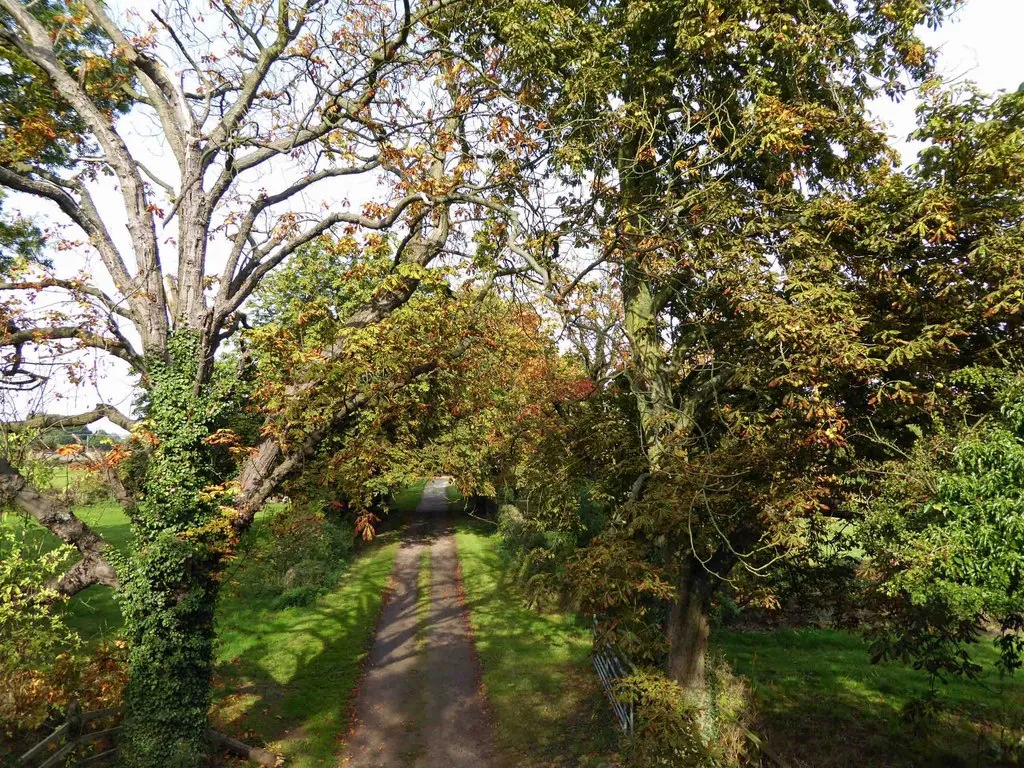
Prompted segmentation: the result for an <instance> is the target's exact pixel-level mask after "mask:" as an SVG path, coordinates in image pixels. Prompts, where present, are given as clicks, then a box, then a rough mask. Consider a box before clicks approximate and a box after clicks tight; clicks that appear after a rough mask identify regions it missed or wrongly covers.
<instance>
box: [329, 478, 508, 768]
mask: <svg viewBox="0 0 1024 768" xmlns="http://www.w3.org/2000/svg"><path fill="white" fill-rule="evenodd" d="M447 487H448V481H447V480H446V479H444V478H435V479H433V480H431V481H430V482H428V483H427V485H426V487H425V488H424V490H423V496H422V498H421V500H420V504H419V507H418V508H417V514H418V519H417V520H415V521H414V522H412V523H411V524H410V525H409V526H408V527H407V529H406V534H405V536H404V537H403V541H402V545H401V548H400V549H399V551H398V555H397V558H396V560H395V569H394V572H393V575H392V584H391V595H390V599H389V601H388V602H387V603H386V604H385V606H384V608H383V611H382V612H381V619H380V624H379V626H378V630H377V636H376V639H375V640H374V643H373V647H372V649H371V651H370V656H369V659H368V660H367V667H366V673H365V677H364V678H363V682H362V684H361V686H360V689H359V693H358V696H357V698H356V701H355V707H354V710H355V718H354V725H353V728H352V730H351V734H350V738H349V740H348V744H347V749H346V752H345V760H344V761H343V764H344V765H346V766H350V768H385V767H387V768H390V767H392V766H396V767H397V766H403V767H404V766H410V768H478V767H483V766H490V765H494V750H493V747H492V744H493V737H492V733H491V724H490V720H489V718H488V716H487V714H486V710H485V704H484V699H483V696H482V694H481V691H480V685H479V665H478V662H477V658H476V653H475V650H474V648H473V643H472V635H471V633H470V629H469V621H468V616H467V614H466V610H465V607H464V606H463V604H462V599H461V587H462V585H461V577H460V574H459V566H458V563H459V561H458V555H457V553H456V550H455V539H454V530H453V528H452V526H451V521H450V519H449V515H448V501H447V493H446V492H447ZM428 552H429V555H430V576H431V580H430V593H429V596H422V598H423V599H421V595H420V594H419V575H420V567H421V562H422V560H423V557H424V554H426V553H428ZM424 606H426V608H425V609H424Z"/></svg>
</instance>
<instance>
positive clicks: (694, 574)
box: [666, 557, 713, 693]
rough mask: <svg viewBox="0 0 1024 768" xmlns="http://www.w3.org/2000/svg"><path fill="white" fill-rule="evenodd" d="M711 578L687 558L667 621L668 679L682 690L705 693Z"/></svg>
mask: <svg viewBox="0 0 1024 768" xmlns="http://www.w3.org/2000/svg"><path fill="white" fill-rule="evenodd" d="M711 579H712V576H711V575H710V574H709V573H708V572H707V571H705V570H704V567H703V566H702V565H701V564H700V562H698V561H697V560H696V559H695V558H693V557H690V558H689V561H688V562H687V564H686V566H685V567H684V568H683V572H682V574H681V575H680V577H679V581H678V584H677V586H676V600H675V602H674V603H673V605H672V609H671V611H670V612H669V617H668V626H667V634H668V643H669V652H668V662H667V665H666V666H667V670H666V671H667V672H668V675H669V677H671V678H672V679H673V680H675V681H676V682H677V683H679V685H680V686H682V687H683V689H684V690H687V691H690V692H694V693H700V692H702V691H703V690H704V666H705V660H706V658H707V650H708V637H709V635H710V634H711V624H710V621H709V619H708V601H709V600H710V599H711V595H712V593H713V589H712V584H711Z"/></svg>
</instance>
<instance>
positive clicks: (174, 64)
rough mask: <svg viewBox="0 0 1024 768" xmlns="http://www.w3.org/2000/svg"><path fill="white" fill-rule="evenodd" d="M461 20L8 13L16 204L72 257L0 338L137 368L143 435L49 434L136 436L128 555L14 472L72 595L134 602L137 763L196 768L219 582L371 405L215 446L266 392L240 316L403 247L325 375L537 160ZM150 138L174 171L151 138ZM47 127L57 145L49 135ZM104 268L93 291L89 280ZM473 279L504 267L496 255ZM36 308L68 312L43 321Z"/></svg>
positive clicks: (320, 9)
mask: <svg viewBox="0 0 1024 768" xmlns="http://www.w3.org/2000/svg"><path fill="white" fill-rule="evenodd" d="M444 7H445V4H444V3H442V2H424V3H420V4H416V5H413V4H411V3H405V4H403V5H402V6H400V7H398V8H397V9H396V10H394V11H390V10H387V9H385V8H384V7H382V6H375V5H370V6H367V5H361V4H351V3H347V2H342V1H334V0H303V1H301V2H299V1H295V2H293V1H290V0H261V1H259V2H246V3H236V2H234V1H233V0H217V1H216V2H214V3H213V4H212V5H211V6H210V7H209V9H206V10H204V13H203V14H199V13H197V12H196V11H195V9H190V8H189V7H187V6H185V5H178V4H172V5H170V6H169V8H168V9H167V10H166V11H157V12H154V13H153V14H152V16H151V18H148V19H145V20H144V19H140V18H137V17H136V18H135V19H134V21H132V22H131V23H129V22H122V21H119V20H117V19H115V18H113V17H112V16H111V15H110V13H109V12H108V11H107V9H106V8H105V7H104V6H103V5H102V4H101V3H100V2H98V0H84V2H81V3H64V2H61V1H60V0H50V2H46V3H38V2H33V3H29V2H20V1H19V0H2V1H0V9H2V10H0V55H2V56H3V57H4V59H5V61H6V62H7V67H8V70H9V74H8V75H5V76H4V78H3V79H0V88H5V89H7V93H8V95H9V97H10V98H8V99H5V100H4V101H5V105H6V106H5V110H6V111H5V112H4V114H3V119H4V123H3V131H4V136H3V143H4V151H5V152H7V153H8V155H7V157H6V158H5V162H4V163H3V164H2V166H3V167H2V168H0V186H2V187H3V188H4V189H6V190H8V191H9V192H10V193H16V194H18V195H20V196H22V198H21V199H24V197H25V196H28V197H30V198H33V199H34V200H36V201H39V205H40V208H41V209H44V210H45V212H46V217H47V222H48V226H47V227H46V231H47V233H48V236H47V245H48V247H49V248H50V249H51V252H52V251H55V252H56V254H57V255H56V257H55V258H54V268H53V269H50V268H48V267H46V266H45V265H43V266H39V265H20V266H19V267H18V270H17V271H16V273H15V274H13V276H12V277H11V279H10V280H9V281H8V282H6V283H4V284H3V285H2V286H0V288H2V290H4V291H5V292H6V293H7V294H8V295H9V296H10V299H9V300H8V301H7V302H5V304H4V312H5V315H6V317H5V320H6V323H5V328H6V330H5V332H4V335H3V337H2V338H0V343H2V344H3V345H4V346H6V347H7V348H9V349H11V350H12V352H11V358H10V363H9V365H8V374H9V375H11V374H13V373H16V372H20V371H22V370H31V369H32V366H31V361H29V357H28V353H29V352H30V351H31V350H35V349H40V348H42V347H46V348H49V349H50V350H51V354H54V355H65V356H66V355H68V354H71V355H72V358H73V355H74V354H77V353H80V352H81V351H92V350H95V351H98V353H102V354H105V355H108V356H111V357H112V358H116V359H118V360H120V361H121V363H122V365H123V366H126V367H127V368H128V369H129V370H130V371H132V372H133V373H134V374H136V375H137V376H138V381H139V386H140V387H141V390H142V399H141V401H140V404H139V407H138V414H137V415H138V417H139V418H137V419H133V418H129V417H128V416H127V415H124V414H121V413H119V412H117V411H116V410H115V409H113V408H111V407H110V406H107V405H102V406H100V407H98V408H97V409H95V410H94V411H91V412H88V413H85V414H77V415H73V416H67V417H59V416H51V415H42V416H36V417H35V418H36V419H37V420H42V421H44V422H46V424H54V425H64V426H73V425H82V424H87V423H91V422H92V421H94V420H96V419H98V418H101V417H103V416H106V417H108V418H111V419H112V420H113V421H115V422H116V423H118V424H119V425H120V426H123V427H124V428H126V429H131V430H132V431H133V439H132V441H130V445H131V446H132V447H133V448H134V451H133V456H132V459H131V472H130V473H128V477H127V480H126V482H124V483H123V484H121V487H120V488H118V495H119V496H120V497H121V498H122V500H123V501H124V502H125V504H126V509H127V511H128V515H129V518H130V520H131V525H132V529H133V532H134V535H135V546H134V549H133V551H132V553H131V554H130V555H129V556H128V557H126V558H119V557H115V555H114V554H113V553H112V552H111V550H110V548H109V547H108V546H107V545H106V543H105V542H103V541H102V539H101V538H100V537H99V536H97V535H96V533H95V532H93V531H92V530H90V529H89V528H88V526H86V525H84V524H83V523H82V522H81V521H80V520H78V519H77V518H75V517H74V515H73V514H71V513H70V512H68V511H67V510H64V509H60V508H58V507H57V506H55V504H54V503H52V502H51V501H50V500H49V499H47V498H45V497H43V496H42V495H40V494H39V493H38V492H36V491H35V490H33V489H32V488H31V487H29V486H28V485H27V484H26V481H25V479H24V478H23V477H22V476H21V475H20V474H19V473H18V471H17V469H16V467H14V466H13V465H11V464H10V463H9V462H3V463H0V480H2V486H3V489H4V491H5V492H6V493H7V495H8V496H9V497H10V498H11V500H12V501H13V502H14V503H16V504H17V505H19V506H20V507H21V508H22V509H24V510H26V511H27V512H28V513H29V514H31V515H32V516H33V517H34V518H35V519H36V520H37V521H38V522H40V523H41V524H42V525H44V526H46V527H48V528H49V529H50V530H51V531H53V532H54V533H55V534H56V535H57V536H58V537H59V538H61V540H62V541H64V542H65V543H67V544H70V545H72V546H74V547H75V548H76V549H77V550H78V552H79V553H80V555H81V559H80V561H79V562H78V563H76V564H75V565H74V566H73V568H72V569H71V570H70V571H69V572H68V573H67V574H65V575H64V576H62V577H61V578H60V579H59V580H58V581H57V582H56V583H55V585H54V588H55V590H56V592H57V593H59V594H63V595H72V594H74V593H76V592H78V591H80V590H82V589H85V588H87V587H89V586H90V585H94V584H102V585H107V586H116V587H118V590H119V595H120V601H121V606H122V611H123V613H124V616H125V623H126V631H127V634H128V639H129V643H130V657H129V682H128V685H127V689H126V692H125V708H126V718H125V722H124V730H123V736H122V739H121V745H122V749H121V755H122V758H121V759H122V761H123V762H124V763H125V764H126V765H136V766H155V765H160V766H166V765H195V764H198V763H199V762H200V761H201V759H202V755H203V753H204V750H205V747H204V738H205V729H206V712H207V708H208V704H209V677H210V664H211V661H210V659H211V649H212V642H213V606H214V604H215V602H216V595H217V592H218V574H219V570H220V565H221V563H222V562H223V559H224V557H225V556H226V555H228V554H229V553H230V551H231V548H232V546H233V545H234V542H235V541H236V539H237V537H238V536H239V535H240V533H241V532H242V531H244V530H245V529H246V528H247V526H248V525H249V524H250V523H251V522H252V519H253V516H254V515H255V513H256V511H257V510H258V509H259V508H260V507H261V505H262V504H263V502H264V500H265V499H266V498H267V497H268V496H269V495H270V494H271V493H273V492H274V489H275V488H277V487H278V485H279V484H280V483H281V481H282V480H283V479H284V478H286V477H288V476H289V475H291V474H293V473H294V472H296V471H297V470H298V469H299V468H301V466H302V465H303V462H304V461H305V460H306V458H307V457H309V456H311V455H313V453H315V451H316V450H317V446H318V444H319V442H320V440H321V439H322V438H323V437H324V436H326V435H327V434H329V433H330V431H331V429H333V428H334V427H335V426H336V425H338V424H340V423H342V422H344V421H345V420H346V419H348V418H350V417H351V415H352V414H353V413H354V412H356V411H357V410H358V409H359V408H361V407H363V406H364V405H365V404H366V402H367V400H368V399H369V398H370V397H371V395H369V394H364V395H362V396H359V397H354V398H352V399H350V400H348V401H345V402H341V403H337V404H336V406H335V407H334V409H333V410H332V412H331V413H330V414H329V415H326V416H325V418H323V419H322V420H321V421H319V422H318V423H316V424H315V425H313V426H311V427H310V428H308V429H306V430H305V431H304V433H303V434H302V436H301V438H298V439H289V440H287V441H284V440H282V439H281V436H280V435H279V434H276V433H275V432H274V431H273V430H272V429H270V430H267V431H266V435H265V436H264V437H263V438H262V439H261V440H260V441H259V442H258V444H256V445H253V446H250V448H251V450H249V451H245V452H237V451H236V452H235V453H231V451H230V450H229V445H228V444H226V443H225V439H224V438H225V432H224V431H222V430H225V429H228V428H229V427H230V425H231V424H232V422H233V420H234V419H235V417H236V415H237V413H238V410H239V409H240V408H242V407H244V406H246V405H247V397H248V396H249V393H248V391H247V389H246V386H247V385H246V382H245V381H244V380H241V379H239V378H237V377H236V376H234V375H233V371H228V370H226V369H225V366H223V365H221V364H219V360H218V352H219V351H220V350H222V348H223V347H224V345H225V343H226V342H227V341H228V340H229V339H231V338H233V337H234V336H235V334H236V333H237V331H238V330H239V328H241V327H242V326H244V325H245V324H246V317H245V307H246V301H247V300H248V298H249V297H250V296H251V295H252V293H253V291H254V290H255V289H256V288H257V287H258V286H259V285H260V283H261V281H262V280H263V279H264V278H265V277H266V276H267V275H268V274H269V273H271V271H272V270H274V269H275V268H276V267H277V266H278V265H280V264H282V263H283V262H285V261H286V260H287V259H288V258H289V257H290V256H291V255H292V254H294V253H296V251H298V250H299V249H301V248H302V247H303V246H305V245H307V244H309V243H312V242H314V241H316V240H317V239H318V238H320V237H321V236H323V235H324V234H325V233H327V232H331V231H333V230H335V229H341V230H343V231H344V232H347V233H348V234H349V235H351V236H353V237H358V236H360V234H361V233H365V232H367V231H375V232H384V231H389V230H393V231H394V232H395V233H396V241H395V243H396V244H395V249H394V252H393V254H392V258H391V261H390V263H389V264H388V265H387V268H386V269H384V270H383V271H382V272H381V273H380V274H379V275H378V276H377V278H376V280H375V282H373V284H372V285H371V286H370V287H369V289H368V290H366V291H365V292H364V294H363V295H362V296H361V298H360V300H359V301H358V302H355V303H352V304H349V305H347V306H346V307H345V311H346V313H347V314H346V316H345V317H344V318H340V319H339V320H340V326H339V332H338V333H337V335H336V338H335V340H334V342H333V344H332V345H331V346H330V347H329V348H326V349H325V350H323V353H324V355H325V356H326V358H327V360H328V361H329V360H331V359H332V358H335V357H339V356H343V355H345V354H348V353H349V350H350V347H351V348H358V335H359V333H360V332H361V331H362V330H363V329H366V328H367V327H369V326H372V325H373V324H375V323H377V322H379V321H381V320H382V319H383V318H386V317H387V316H388V315H389V314H391V313H392V312H394V311H395V310H396V309H398V308H399V307H401V306H402V305H403V304H405V302H407V301H408V300H409V298H410V297H411V296H412V295H413V294H414V293H415V291H416V290H417V288H418V286H419V285H420V283H421V282H422V281H423V279H424V277H425V276H426V275H427V274H429V271H430V270H429V268H430V267H431V265H432V264H434V263H435V262H436V261H437V260H438V259H439V257H440V256H441V255H442V253H444V252H445V249H446V248H447V249H449V251H450V252H453V253H458V251H457V250H455V247H454V244H455V243H457V242H459V240H458V239H457V238H454V237H453V232H455V231H456V230H457V228H458V227H459V226H460V225H461V224H463V223H464V222H466V223H468V222H472V220H473V219H474V218H477V217H478V216H479V214H477V213H475V212H474V211H473V210H472V209H471V208H467V207H461V208H457V207H455V204H456V203H457V202H458V201H459V200H460V196H459V194H458V193H459V192H460V190H465V189H468V188H472V190H473V194H474V195H476V196H478V197H482V198H484V199H486V198H488V196H490V195H491V194H492V193H493V192H494V190H495V189H497V187H498V186H500V184H502V183H503V180H505V179H508V178H509V177H510V175H511V171H512V170H514V167H515V165H516V164H517V162H518V161H519V160H518V159H519V157H520V156H521V152H519V151H518V150H517V149H516V148H515V146H513V141H512V140H511V139H509V140H508V141H506V140H505V138H504V137H500V136H495V135H494V134H492V133H490V127H491V125H492V122H493V121H494V120H497V119H502V120H510V121H511V120H514V119H515V116H516V107H515V104H514V103H512V102H508V101H502V100H499V99H495V98H491V96H490V95H489V93H488V90H487V89H486V88H485V87H483V86H481V85H480V84H479V83H475V82H473V81H471V79H470V78H469V77H468V75H467V74H466V73H465V72H464V71H463V70H461V69H460V68H459V66H458V65H457V63H453V62H452V61H450V60H448V59H446V58H445V57H444V56H442V55H441V53H442V51H443V38H438V37H437V36H435V35H433V34H432V33H431V23H432V20H433V19H434V18H435V16H436V15H437V14H438V13H439V12H440V11H441V10H442V9H443V8H444ZM477 112H479V114H477ZM33 121H35V122H33ZM143 121H148V122H146V123H145V124H147V125H148V126H149V128H148V130H149V131H150V132H151V134H152V135H153V136H155V137H156V144H158V145H159V146H160V147H161V148H163V149H164V150H165V151H166V153H167V154H166V157H168V158H169V159H168V160H166V161H164V162H162V163H159V164H158V162H157V160H158V159H159V158H155V157H154V155H155V154H157V153H154V152H150V151H148V150H147V147H146V146H145V142H139V141H138V140H137V139H138V134H137V130H138V126H139V125H141V124H144V123H143ZM40 122H41V124H42V125H43V126H44V129H45V130H44V132H43V135H44V136H45V137H46V141H44V142H36V143H33V140H32V137H34V136H38V135H39V133H38V130H37V129H36V128H33V125H36V124H37V123H40ZM40 130H42V129H40ZM140 144H141V145H142V146H140ZM344 179H349V180H356V179H358V180H360V181H359V184H358V189H359V190H360V191H363V190H369V188H370V187H371V185H372V184H373V183H374V182H377V181H380V182H382V184H381V187H380V188H381V190H382V193H381V195H380V196H379V197H378V198H376V199H373V198H372V196H371V195H367V197H369V198H371V199H369V200H368V201H366V202H363V203H361V204H358V205H351V204H348V203H347V202H346V200H345V197H346V196H347V194H346V193H349V192H352V191H355V190H356V189H357V186H353V187H351V188H350V189H347V190H345V192H343V193H340V194H339V192H338V187H337V185H338V184H339V183H340V182H341V180H344ZM108 193H109V196H108ZM101 194H103V197H101ZM11 199H15V198H11ZM122 221H123V222H124V224H125V225H126V230H125V232H124V233H123V234H124V236H122V232H121V229H120V226H121V225H120V222H122ZM462 242H468V241H466V240H463V241H462ZM371 250H372V249H371ZM93 254H95V255H96V256H97V257H98V259H99V264H98V265H97V267H98V269H97V270H96V273H95V274H93V273H92V272H89V271H86V270H84V269H81V268H80V265H83V264H84V261H85V259H86V258H87V257H88V258H89V259H91V258H92V255H93ZM478 266H479V267H480V268H485V267H486V268H490V267H493V271H497V270H500V269H502V268H503V267H502V266H500V265H497V262H496V260H495V259H494V258H492V257H488V259H487V260H486V262H485V263H482V264H479V265H478ZM504 269H505V271H506V272H514V267H510V266H509V265H508V264H505V265H504ZM42 293H45V294H46V295H47V296H54V295H60V296H62V297H64V300H65V303H64V305H63V307H64V308H63V309H62V310H61V311H59V312H49V313H43V312H40V311H37V310H36V308H35V305H34V304H33V299H34V297H36V296H38V295H40V294H42ZM310 372H311V374H314V375H315V370H314V369H312V368H311V369H310ZM418 373H421V372H419V371H408V372H406V374H407V375H406V376H405V377H404V378H403V381H402V383H409V382H411V381H414V380H415V378H416V376H417V375H418ZM34 375H35V376H36V377H41V376H42V375H43V374H42V373H39V372H36V373H34ZM312 388H315V379H314V380H301V381H296V382H294V384H293V389H292V390H291V392H290V393H289V394H288V396H296V397H301V396H304V394H305V393H307V392H308V391H309V390H310V389H312ZM8 426H9V428H11V429H16V428H18V424H17V423H12V424H9V425H8ZM290 437H291V436H290ZM231 447H234V448H238V447H239V446H237V445H236V446H231ZM239 456H240V463H239V464H238V465H237V467H236V465H235V464H233V463H232V462H233V461H234V458H235V457H239ZM225 467H230V468H232V469H231V471H230V472H229V473H228V475H227V476H225V475H224V471H225Z"/></svg>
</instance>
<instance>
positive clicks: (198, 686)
mask: <svg viewBox="0 0 1024 768" xmlns="http://www.w3.org/2000/svg"><path fill="white" fill-rule="evenodd" d="M168 346H169V355H168V359H167V360H166V361H156V362H154V363H152V364H151V368H150V376H149V381H148V386H147V396H148V400H149V403H148V405H149V407H148V413H147V417H148V423H149V424H150V429H151V433H150V434H149V435H148V438H149V442H150V443H151V444H152V449H151V450H150V451H149V452H148V458H147V463H146V466H145V470H144V473H143V478H142V482H141V487H140V493H139V494H138V499H137V504H136V506H135V507H134V508H133V509H131V510H130V513H129V515H130V518H131V522H132V529H133V532H134V534H135V548H134V551H133V553H132V555H131V556H130V559H129V561H128V562H127V563H126V564H125V567H124V568H123V569H122V570H123V573H122V579H121V583H122V588H121V593H120V599H121V604H122V611H123V614H124V617H125V625H126V629H127V634H128V640H129V643H130V651H129V670H128V671H129V681H128V685H127V688H126V691H125V699H124V704H125V719H124V724H123V731H122V736H121V752H120V754H121V758H120V760H121V764H122V765H124V766H129V767H130V768H156V767H157V766H161V767H162V768H164V767H169V768H193V767H194V766H199V765H202V764H203V763H204V762H205V759H206V752H207V744H206V727H207V712H208V710H209V705H210V675H211V665H212V653H213V642H214V606H215V603H216V598H217V579H216V574H217V566H218V564H219V562H220V559H221V553H222V552H223V551H224V547H225V546H226V544H227V542H228V539H229V526H228V525H227V522H228V521H227V518H226V517H225V516H224V515H222V514H221V513H220V506H219V504H218V503H217V491H216V489H217V486H216V485H215V476H214V474H213V472H212V465H211V460H210V456H211V453H210V447H209V446H208V445H207V444H206V442H205V440H206V438H207V437H208V436H209V435H210V432H211V429H212V425H213V424H214V423H215V420H216V418H217V415H218V412H219V410H220V408H221V406H220V404H219V403H218V402H217V400H218V398H217V397H216V395H215V394H214V393H209V392H208V390H209V389H210V387H209V386H204V382H203V381H201V379H202V378H203V377H204V375H205V374H204V373H203V368H204V366H202V364H201V360H202V359H203V355H204V345H203V344H202V343H201V337H200V334H198V333H196V332H194V331H184V330H178V331H175V332H174V334H173V335H172V337H171V340H170V343H169V345H168ZM197 392H198V393H199V394H196V393H197Z"/></svg>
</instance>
